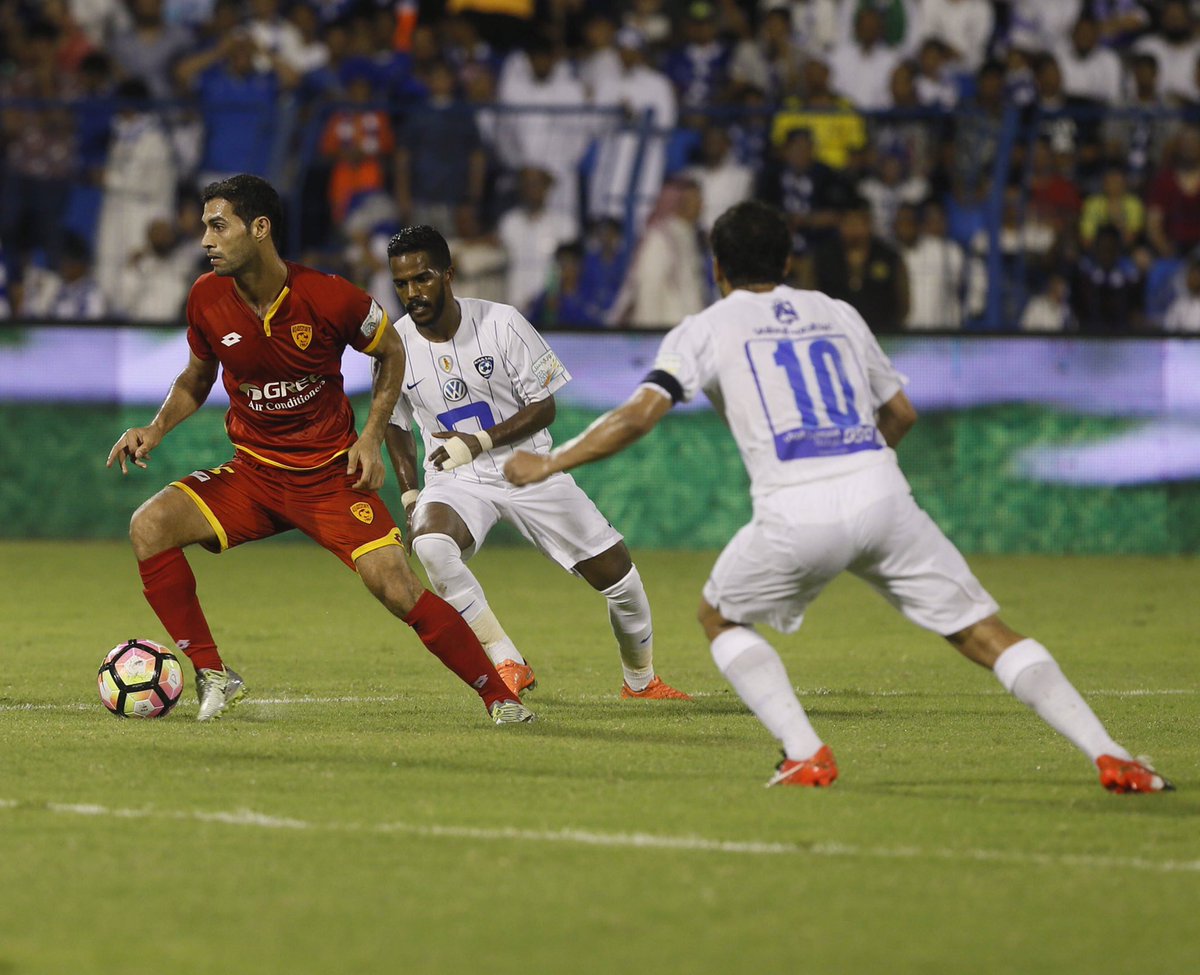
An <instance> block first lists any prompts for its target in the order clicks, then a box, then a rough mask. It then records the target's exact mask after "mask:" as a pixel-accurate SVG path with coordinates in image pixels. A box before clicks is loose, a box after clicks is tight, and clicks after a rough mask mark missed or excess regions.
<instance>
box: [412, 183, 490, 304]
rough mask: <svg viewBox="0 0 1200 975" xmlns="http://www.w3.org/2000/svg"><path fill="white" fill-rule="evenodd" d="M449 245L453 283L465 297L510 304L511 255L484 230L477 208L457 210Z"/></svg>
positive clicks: (468, 207)
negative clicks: (509, 276) (506, 274)
mask: <svg viewBox="0 0 1200 975" xmlns="http://www.w3.org/2000/svg"><path fill="white" fill-rule="evenodd" d="M448 243H449V245H450V257H451V259H452V260H453V261H454V284H455V287H456V288H458V290H459V291H460V292H461V293H462V294H465V295H470V296H471V297H473V298H482V299H483V300H484V301H499V302H507V301H508V290H507V289H508V284H507V279H506V276H505V270H506V268H507V267H508V254H507V253H506V252H505V250H504V245H503V244H501V242H500V239H499V238H498V237H497V236H496V235H495V234H493V233H488V232H486V231H485V230H484V228H483V225H482V223H481V222H480V219H479V211H478V210H477V209H476V208H475V207H473V206H461V207H459V208H458V210H457V211H456V212H455V214H454V233H453V235H452V236H451V237H449V238H448ZM389 273H390V271H389ZM394 290H395V289H393V291H394Z"/></svg>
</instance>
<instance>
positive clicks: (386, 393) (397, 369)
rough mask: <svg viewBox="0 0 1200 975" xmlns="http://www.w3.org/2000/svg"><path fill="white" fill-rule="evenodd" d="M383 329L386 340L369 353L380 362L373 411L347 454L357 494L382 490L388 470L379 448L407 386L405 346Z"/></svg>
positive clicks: (372, 405)
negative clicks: (362, 490)
mask: <svg viewBox="0 0 1200 975" xmlns="http://www.w3.org/2000/svg"><path fill="white" fill-rule="evenodd" d="M381 327H382V328H384V329H385V331H384V335H383V338H381V339H380V340H379V344H378V345H377V346H376V347H375V348H374V349H372V350H371V353H370V354H371V355H372V356H374V357H375V358H376V359H378V360H379V368H378V370H377V372H376V375H375V383H374V388H373V392H372V394H371V410H370V412H369V413H368V414H367V422H366V423H365V424H363V428H362V433H360V434H359V435H358V439H357V440H356V441H355V442H354V444H353V446H351V448H350V450H349V451H348V452H347V453H346V473H347V474H353V473H354V472H355V471H358V472H359V477H358V480H357V481H355V482H354V487H355V489H358V490H361V489H366V490H368V491H378V490H379V489H380V488H381V487H383V482H384V478H385V476H386V469H385V468H384V465H383V457H382V455H381V454H380V446H381V445H382V443H383V436H384V431H386V430H387V427H388V420H389V418H390V417H391V415H392V410H393V409H395V406H396V400H398V399H399V398H400V387H401V384H402V383H403V382H404V343H403V342H402V341H401V340H400V336H399V335H398V334H397V333H396V330H395V329H394V328H392V327H391V326H390V325H384V326H381Z"/></svg>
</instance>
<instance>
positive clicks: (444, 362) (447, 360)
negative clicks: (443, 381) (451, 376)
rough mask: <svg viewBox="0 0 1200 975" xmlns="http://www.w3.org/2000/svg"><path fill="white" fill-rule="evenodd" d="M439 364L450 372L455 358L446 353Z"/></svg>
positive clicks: (439, 360)
mask: <svg viewBox="0 0 1200 975" xmlns="http://www.w3.org/2000/svg"><path fill="white" fill-rule="evenodd" d="M438 365H439V366H441V367H442V372H449V371H450V370H451V369H453V368H454V360H453V359H451V358H450V357H449V356H448V355H444V356H442V357H441V358H440V359H438Z"/></svg>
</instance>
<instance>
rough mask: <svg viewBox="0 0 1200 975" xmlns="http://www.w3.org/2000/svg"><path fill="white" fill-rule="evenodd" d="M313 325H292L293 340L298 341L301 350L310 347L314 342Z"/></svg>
mask: <svg viewBox="0 0 1200 975" xmlns="http://www.w3.org/2000/svg"><path fill="white" fill-rule="evenodd" d="M312 336H313V327H312V326H311V325H293V326H292V341H293V342H295V343H296V345H297V346H298V347H299V349H300V350H301V351H304V350H305V349H307V348H308V346H309V344H310V343H311V342H312Z"/></svg>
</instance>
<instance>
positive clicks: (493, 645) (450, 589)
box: [412, 534, 525, 664]
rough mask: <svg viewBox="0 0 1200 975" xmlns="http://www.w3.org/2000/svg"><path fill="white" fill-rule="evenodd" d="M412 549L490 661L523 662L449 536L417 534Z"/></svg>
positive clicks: (442, 595)
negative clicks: (472, 632) (476, 638)
mask: <svg viewBox="0 0 1200 975" xmlns="http://www.w3.org/2000/svg"><path fill="white" fill-rule="evenodd" d="M412 547H413V551H414V552H416V553H417V558H419V559H420V560H421V564H422V565H423V566H425V573H426V575H428V576H429V582H430V585H432V586H433V589H434V591H435V592H436V593H437V594H438V595H439V596H441V597H442V598H443V599H444V600H446V602H448V603H449V604H450V605H451V606H453V607H454V608H455V609H457V610H458V612H459V613H460V614H461V615H462V618H463V619H464V620H466V622H467V625H468V626H469V627H471V629H472V630H473V631H474V632H475V635H476V636H477V637H479V642H480V643H482V644H483V649H484V652H485V653H487V655H488V659H490V660H491V661H492V663H493V664H500V663H502V662H503V661H505V660H515V661H516V662H517V663H519V664H523V663H525V658H524V657H522V656H521V654H520V652H519V651H518V650H517V648H516V647H515V646H513V642H512V640H510V639H509V638H508V634H507V633H505V632H504V627H502V626H501V625H500V621H499V620H498V619H496V614H495V613H493V612H492V610H491V607H490V606H488V601H487V597H485V596H484V594H483V587H482V586H481V585H479V580H478V579H476V578H475V574H474V573H473V572H471V570H470V569H468V568H467V563H466V562H464V561H463V557H462V551H461V550H460V549H459V547H458V542H456V541H455V540H454V539H453V538H451V537H450V536H449V535H439V534H429V535H418V536H417V537H416V538H414V539H413V543H412Z"/></svg>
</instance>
